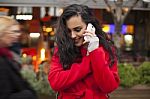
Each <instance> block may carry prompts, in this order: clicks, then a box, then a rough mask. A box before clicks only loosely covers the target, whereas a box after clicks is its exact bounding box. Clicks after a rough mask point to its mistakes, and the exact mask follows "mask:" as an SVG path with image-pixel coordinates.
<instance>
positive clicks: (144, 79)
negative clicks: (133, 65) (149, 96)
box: [138, 62, 150, 85]
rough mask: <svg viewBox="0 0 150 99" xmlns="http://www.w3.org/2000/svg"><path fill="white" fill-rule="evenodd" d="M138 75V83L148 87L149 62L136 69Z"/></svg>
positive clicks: (149, 75) (149, 82) (149, 80)
mask: <svg viewBox="0 0 150 99" xmlns="http://www.w3.org/2000/svg"><path fill="white" fill-rule="evenodd" d="M138 73H139V74H140V83H141V84H147V85H150V62H143V63H142V64H141V65H140V66H139V67H138Z"/></svg>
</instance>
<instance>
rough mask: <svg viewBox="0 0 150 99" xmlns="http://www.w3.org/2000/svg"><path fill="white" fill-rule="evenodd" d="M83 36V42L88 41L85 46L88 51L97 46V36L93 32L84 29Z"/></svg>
mask: <svg viewBox="0 0 150 99" xmlns="http://www.w3.org/2000/svg"><path fill="white" fill-rule="evenodd" d="M83 36H84V37H86V39H85V41H84V42H83V44H85V43H89V44H88V48H87V49H88V52H92V51H93V50H95V49H96V48H98V47H99V38H98V37H97V36H96V34H95V32H90V31H87V30H85V33H84V34H83Z"/></svg>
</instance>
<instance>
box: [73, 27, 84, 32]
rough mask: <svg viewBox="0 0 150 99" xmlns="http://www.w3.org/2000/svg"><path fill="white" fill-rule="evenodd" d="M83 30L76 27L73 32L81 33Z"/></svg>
mask: <svg viewBox="0 0 150 99" xmlns="http://www.w3.org/2000/svg"><path fill="white" fill-rule="evenodd" d="M81 29H82V28H81V27H76V28H74V29H73V30H74V31H76V32H80V31H81Z"/></svg>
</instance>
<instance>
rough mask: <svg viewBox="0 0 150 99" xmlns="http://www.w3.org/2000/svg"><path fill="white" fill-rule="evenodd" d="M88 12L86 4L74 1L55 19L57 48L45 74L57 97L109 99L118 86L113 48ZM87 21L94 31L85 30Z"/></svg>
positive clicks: (65, 98)
mask: <svg viewBox="0 0 150 99" xmlns="http://www.w3.org/2000/svg"><path fill="white" fill-rule="evenodd" d="M91 12H92V11H91V10H90V9H89V8H88V7H87V6H84V5H77V4H73V5H70V6H68V7H66V8H65V9H64V12H63V13H62V15H61V16H60V18H59V20H58V24H57V25H58V26H57V31H56V43H57V47H56V48H55V51H54V55H53V57H52V60H51V65H50V66H51V68H50V72H49V75H48V80H49V83H50V85H51V87H52V89H54V90H55V91H57V92H58V93H59V94H58V99H108V93H110V92H112V91H114V90H115V89H116V88H117V87H118V85H119V77H118V71H117V58H116V53H115V48H114V46H113V45H112V43H111V42H110V41H109V40H108V39H107V37H106V34H105V33H104V32H102V29H101V28H100V25H99V22H98V21H97V20H96V18H95V17H94V15H93V14H92V13H91ZM88 23H91V24H92V25H93V26H94V27H95V30H96V31H95V32H90V31H89V30H88V29H86V28H87V25H88ZM86 36H89V37H88V39H87V40H85V37H86Z"/></svg>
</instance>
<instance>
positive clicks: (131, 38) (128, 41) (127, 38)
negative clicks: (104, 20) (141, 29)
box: [124, 35, 133, 45]
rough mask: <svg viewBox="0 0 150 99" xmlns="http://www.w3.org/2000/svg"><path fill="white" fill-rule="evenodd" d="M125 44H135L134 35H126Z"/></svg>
mask: <svg viewBox="0 0 150 99" xmlns="http://www.w3.org/2000/svg"><path fill="white" fill-rule="evenodd" d="M124 38H125V42H126V43H127V44H129V45H130V44H132V43H133V36H132V35H125V37H124Z"/></svg>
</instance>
